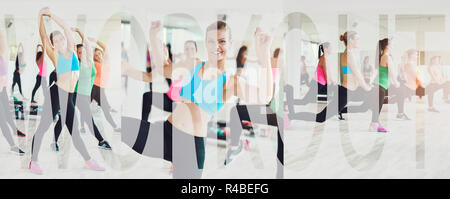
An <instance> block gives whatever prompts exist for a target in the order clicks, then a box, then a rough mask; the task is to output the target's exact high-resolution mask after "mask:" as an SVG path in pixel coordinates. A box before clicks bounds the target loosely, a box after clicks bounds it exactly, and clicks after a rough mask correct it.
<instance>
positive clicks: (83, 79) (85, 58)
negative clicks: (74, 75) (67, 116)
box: [55, 28, 111, 150]
mask: <svg viewBox="0 0 450 199" xmlns="http://www.w3.org/2000/svg"><path fill="white" fill-rule="evenodd" d="M72 30H73V31H74V32H76V33H78V35H80V37H81V41H82V42H81V44H77V56H78V62H79V65H80V75H79V78H78V82H77V85H76V87H75V94H76V95H75V99H76V106H77V107H78V110H79V111H80V124H81V128H83V126H84V124H87V126H88V128H89V130H90V131H91V132H92V133H93V134H94V136H95V138H96V139H97V140H98V147H99V148H101V149H105V150H111V146H110V145H109V143H108V142H107V141H106V140H105V139H104V138H103V136H102V135H101V134H100V131H99V130H98V128H97V125H95V123H94V118H92V111H91V96H90V95H91V90H92V85H93V84H94V78H95V74H96V73H97V70H95V66H94V62H93V59H92V54H91V53H90V52H92V48H91V46H90V45H89V42H88V41H86V40H85V39H84V35H83V33H81V31H80V30H79V29H78V28H73V29H72ZM61 130H62V129H57V131H55V146H57V144H56V143H57V142H58V138H59V136H60V135H61Z"/></svg>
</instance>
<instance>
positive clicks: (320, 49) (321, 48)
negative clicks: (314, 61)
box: [317, 44, 323, 59]
mask: <svg viewBox="0 0 450 199" xmlns="http://www.w3.org/2000/svg"><path fill="white" fill-rule="evenodd" d="M322 54H323V44H320V45H319V56H318V57H317V58H318V59H320V57H322Z"/></svg>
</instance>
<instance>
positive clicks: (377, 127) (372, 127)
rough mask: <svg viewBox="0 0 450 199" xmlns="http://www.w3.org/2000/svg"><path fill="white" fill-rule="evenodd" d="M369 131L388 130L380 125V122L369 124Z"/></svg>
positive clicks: (384, 131) (383, 131)
mask: <svg viewBox="0 0 450 199" xmlns="http://www.w3.org/2000/svg"><path fill="white" fill-rule="evenodd" d="M369 131H371V132H382V133H386V132H388V130H387V129H386V128H384V127H383V126H381V125H380V124H371V125H370V127H369Z"/></svg>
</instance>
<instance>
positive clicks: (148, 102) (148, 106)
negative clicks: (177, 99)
mask: <svg viewBox="0 0 450 199" xmlns="http://www.w3.org/2000/svg"><path fill="white" fill-rule="evenodd" d="M161 100H162V102H161ZM152 105H154V106H156V107H158V108H160V109H163V110H164V111H167V112H172V110H173V106H175V104H174V103H173V101H172V99H170V98H169V96H167V94H166V93H158V92H153V91H149V92H146V93H144V95H143V96H142V120H144V121H147V120H148V117H149V114H150V112H151V110H152Z"/></svg>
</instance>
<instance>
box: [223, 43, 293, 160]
mask: <svg viewBox="0 0 450 199" xmlns="http://www.w3.org/2000/svg"><path fill="white" fill-rule="evenodd" d="M273 54H274V55H273V57H272V59H271V67H272V71H271V72H272V80H273V87H274V90H273V98H272V100H271V101H270V103H268V104H266V105H252V104H250V105H247V103H246V102H242V103H241V102H238V103H237V104H236V106H235V107H233V108H232V109H231V111H230V125H229V126H230V138H229V139H228V140H229V145H228V147H227V154H226V157H225V161H224V164H225V165H228V164H230V163H231V162H232V161H233V159H235V158H236V156H237V155H239V154H240V152H241V151H242V148H243V146H242V142H240V141H241V139H240V138H241V134H242V129H243V128H244V121H248V122H251V124H263V125H270V126H274V127H276V128H277V133H278V134H282V133H283V131H284V128H285V127H286V122H284V121H283V116H284V104H283V102H284V101H283V98H284V92H283V91H284V85H283V84H284V78H283V76H282V69H283V65H284V57H283V51H282V50H281V48H276V49H275V50H274V53H273ZM238 57H239V55H238ZM241 70H244V69H241ZM241 75H242V73H237V74H236V75H235V76H234V78H240V77H241ZM263 109H265V110H266V111H265V112H264V113H261V110H263ZM284 118H286V117H284ZM280 121H283V122H280ZM251 136H254V134H253V135H252V134H251ZM227 138H228V137H227ZM281 147H282V145H279V146H278V152H279V151H282V149H281ZM278 155H280V154H278Z"/></svg>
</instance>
